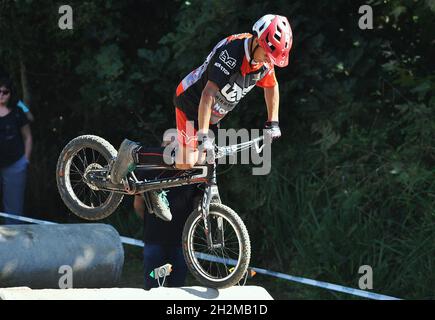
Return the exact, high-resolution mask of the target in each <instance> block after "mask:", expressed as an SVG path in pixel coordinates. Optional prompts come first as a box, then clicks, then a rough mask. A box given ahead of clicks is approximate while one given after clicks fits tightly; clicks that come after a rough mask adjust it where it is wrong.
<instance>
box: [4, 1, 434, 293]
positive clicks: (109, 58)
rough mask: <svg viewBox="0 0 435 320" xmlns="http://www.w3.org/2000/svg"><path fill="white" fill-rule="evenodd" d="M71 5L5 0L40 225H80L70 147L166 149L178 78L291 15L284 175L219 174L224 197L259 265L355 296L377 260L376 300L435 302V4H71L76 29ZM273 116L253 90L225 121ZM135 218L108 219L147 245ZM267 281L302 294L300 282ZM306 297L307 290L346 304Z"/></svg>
mask: <svg viewBox="0 0 435 320" xmlns="http://www.w3.org/2000/svg"><path fill="white" fill-rule="evenodd" d="M62 4H64V3H61V2H60V1H47V0H43V1H34V0H16V1H8V0H1V1H0V66H2V67H3V68H4V69H6V70H7V71H8V72H9V73H10V74H11V76H12V77H13V78H14V80H15V83H16V84H17V86H18V87H19V84H20V82H21V78H20V77H21V76H20V70H21V69H20V62H21V63H24V64H25V65H26V69H27V75H28V78H29V84H30V89H31V93H32V104H31V110H32V112H33V113H34V115H35V117H36V121H35V123H34V124H33V127H32V129H33V134H34V142H35V150H34V153H33V159H32V165H31V170H30V177H29V184H28V192H27V212H29V215H32V216H35V217H40V218H47V219H53V220H58V221H66V220H71V219H73V218H72V217H69V218H68V217H67V216H66V214H65V213H66V212H67V211H66V209H65V207H64V206H63V204H62V203H61V200H60V198H59V196H58V194H57V189H56V186H55V179H54V168H55V164H56V161H57V156H58V155H59V153H60V151H61V149H62V148H63V146H64V145H65V144H66V143H67V142H68V141H69V140H70V139H72V138H74V137H75V136H77V135H80V134H85V133H86V134H97V135H101V136H103V137H105V138H106V139H108V140H109V141H111V142H112V143H113V145H114V146H118V145H119V143H120V142H121V140H122V139H123V138H124V137H128V138H130V139H133V140H139V141H143V142H144V143H146V144H148V145H155V144H157V143H158V140H159V137H160V136H161V134H162V133H163V132H164V131H165V130H166V129H167V128H171V127H174V125H175V123H174V117H175V115H174V108H173V106H172V96H173V94H174V90H175V88H176V86H177V84H178V82H179V81H180V80H181V79H182V77H183V76H184V75H185V74H186V73H187V72H189V71H191V70H192V69H193V68H194V67H196V66H198V65H200V64H201V63H202V61H203V60H204V58H205V56H206V55H207V54H208V52H209V51H210V50H211V48H212V47H213V46H214V44H215V43H216V42H217V41H218V40H220V39H222V38H223V37H225V36H227V35H230V34H234V33H241V32H249V31H250V29H251V25H252V23H253V22H254V21H255V20H256V19H258V18H259V17H260V16H262V15H263V14H265V13H267V12H272V13H279V14H283V15H286V16H287V17H289V20H290V22H291V24H292V27H293V32H294V46H293V51H292V54H291V58H290V65H289V67H288V68H285V69H280V70H277V77H278V79H279V83H280V92H281V110H280V123H281V127H282V131H283V137H282V139H281V140H279V141H278V142H277V143H276V144H274V146H273V168H272V172H271V174H270V175H268V176H265V177H263V176H260V177H259V176H252V175H251V173H250V172H251V171H250V170H251V168H250V167H247V166H234V167H229V166H228V167H224V168H222V169H221V174H220V175H219V183H220V190H221V193H222V196H223V199H224V202H225V203H226V204H228V205H229V206H231V207H233V208H234V209H235V210H236V211H237V212H239V213H240V215H241V216H242V218H243V219H244V221H245V222H246V224H247V227H248V229H249V231H250V234H251V238H252V243H253V262H252V264H253V265H254V266H259V267H262V268H268V269H272V270H276V271H280V272H284V273H290V274H294V275H300V276H305V277H310V278H315V279H318V280H323V281H330V282H334V283H339V284H343V285H348V286H351V287H357V286H358V279H359V275H358V269H359V266H361V265H365V264H368V265H371V266H372V267H373V270H374V288H375V291H376V292H381V293H384V294H389V295H393V296H398V297H402V298H407V299H434V298H435V293H434V288H435V209H434V208H435V182H434V181H435V179H434V178H435V169H434V164H435V143H434V141H435V140H434V132H435V116H434V115H435V112H434V109H435V97H434V95H433V93H434V90H435V73H434V70H435V68H434V65H435V62H434V61H435V59H434V57H435V36H434V35H435V33H434V31H433V30H434V27H435V23H434V21H435V1H434V0H425V1H423V0H418V1H413V0H401V1H399V0H385V1H384V0H382V1H377V0H366V1H365V2H364V3H363V2H358V1H350V0H335V1H314V2H312V1H310V2H306V1H279V0H277V1H261V2H258V3H252V1H244V0H241V1H229V0H221V1H211V0H204V1H196V0H191V1H169V0H161V1H158V2H156V1H138V0H126V1H113V0H104V1H103V0H95V1H78V0H70V1H68V4H69V5H71V7H72V8H73V10H74V29H73V30H66V31H62V30H60V29H59V28H58V19H59V17H60V15H59V14H58V8H59V6H60V5H62ZM363 4H369V5H371V6H372V8H373V10H374V29H373V30H361V29H359V27H358V20H359V18H360V16H361V15H360V14H358V8H359V7H360V6H361V5H363ZM265 117H266V108H265V106H264V102H263V97H262V94H261V91H257V92H255V93H252V94H250V95H249V96H247V97H246V98H245V99H244V100H243V101H242V102H241V103H240V105H239V106H238V107H237V109H236V110H235V111H234V112H233V113H232V114H231V115H230V116H229V117H228V118H226V119H225V121H224V123H223V125H224V127H226V128H241V127H244V128H261V126H262V124H263V123H264V120H265ZM132 214H133V213H132V210H131V201H130V202H129V201H126V202H125V204H124V207H123V208H121V209H120V213H119V214H118V216H117V217H112V218H111V219H109V222H110V223H113V224H115V225H116V226H117V227H118V229H119V230H120V231H121V233H124V234H126V235H133V236H136V237H137V236H140V232H141V231H140V230H139V229H138V228H139V227H138V226H137V221H136V220H134V218H131V215H132ZM129 219H130V220H129ZM131 220H132V221H133V222H132V224H133V225H132V224H128V223H126V221H131ZM258 281H259V282H261V281H263V280H261V279H259V280H258ZM264 285H267V286H271V287H273V286H275V287H279V288H280V289H279V290H280V292H281V294H282V295H281V297H284V298H286V297H288V298H291V297H294V294H296V293H294V292H295V290H294V288H295V287H294V285H293V284H291V283H285V284H283V283H281V282H279V281H271V280H270V279H268V280H266V279H264ZM298 288H299V287H298ZM304 290H306V289H305V288H302V287H300V290H299V291H298V293H297V295H296V296H297V297H298V298H311V299H321V298H331V297H340V298H348V297H343V296H335V295H334V296H331V295H330V293H328V292H327V291H325V290H318V291H309V290H307V291H304ZM286 292H288V295H287V294H286Z"/></svg>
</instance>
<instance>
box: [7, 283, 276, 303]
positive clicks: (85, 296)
mask: <svg viewBox="0 0 435 320" xmlns="http://www.w3.org/2000/svg"><path fill="white" fill-rule="evenodd" d="M0 300H244V301H251V300H273V298H272V296H271V295H270V294H269V293H268V292H267V291H266V290H265V289H264V288H261V287H256V286H245V287H239V286H234V287H231V288H228V289H220V290H216V289H210V288H204V287H183V288H163V287H162V288H156V289H151V290H149V291H146V290H143V289H128V288H111V289H66V290H60V289H57V290H55V289H46V290H31V289H30V288H7V289H0Z"/></svg>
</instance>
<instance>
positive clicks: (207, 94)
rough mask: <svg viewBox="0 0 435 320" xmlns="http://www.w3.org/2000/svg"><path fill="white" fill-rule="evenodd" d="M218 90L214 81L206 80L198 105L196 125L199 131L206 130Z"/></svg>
mask: <svg viewBox="0 0 435 320" xmlns="http://www.w3.org/2000/svg"><path fill="white" fill-rule="evenodd" d="M218 90H219V88H218V86H217V85H216V83H214V82H212V81H208V82H207V84H206V86H205V88H204V90H203V91H202V94H201V100H200V102H199V106H198V126H199V131H202V132H208V129H209V124H210V117H211V108H212V106H213V105H214V104H215V96H216V93H217V91H218Z"/></svg>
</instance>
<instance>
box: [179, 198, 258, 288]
mask: <svg viewBox="0 0 435 320" xmlns="http://www.w3.org/2000/svg"><path fill="white" fill-rule="evenodd" d="M209 219H210V227H211V228H210V230H209V232H210V233H211V236H212V239H213V244H214V246H213V247H212V248H210V247H209V245H208V244H207V236H206V232H205V227H204V220H203V218H202V216H201V215H200V213H199V212H198V210H195V211H194V212H192V214H191V215H190V216H189V218H188V219H187V221H186V224H185V226H184V229H183V253H184V258H185V260H186V263H187V266H188V268H189V270H190V271H191V272H192V274H193V275H194V277H195V278H196V279H197V280H198V281H199V282H200V283H202V284H203V285H205V286H207V287H211V288H217V289H222V288H228V287H231V286H233V285H235V284H237V283H238V282H239V281H240V280H241V279H242V278H243V276H244V275H245V273H246V272H247V269H248V265H249V261H250V258H251V243H250V240H249V234H248V231H247V229H246V227H245V224H244V223H243V221H242V219H240V217H239V216H238V215H237V214H236V213H235V212H234V211H233V210H232V209H230V208H229V207H227V206H225V205H223V204H219V203H211V204H210V213H209Z"/></svg>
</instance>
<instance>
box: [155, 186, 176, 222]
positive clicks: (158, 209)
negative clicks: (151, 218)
mask: <svg viewBox="0 0 435 320" xmlns="http://www.w3.org/2000/svg"><path fill="white" fill-rule="evenodd" d="M149 195H150V200H151V203H152V205H153V211H154V214H155V215H156V216H157V217H159V218H160V219H162V220H164V221H171V220H172V214H171V209H170V208H169V201H168V198H167V191H164V190H159V191H157V190H154V191H150V193H149Z"/></svg>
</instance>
